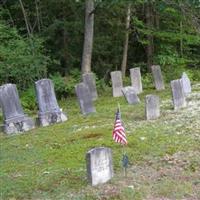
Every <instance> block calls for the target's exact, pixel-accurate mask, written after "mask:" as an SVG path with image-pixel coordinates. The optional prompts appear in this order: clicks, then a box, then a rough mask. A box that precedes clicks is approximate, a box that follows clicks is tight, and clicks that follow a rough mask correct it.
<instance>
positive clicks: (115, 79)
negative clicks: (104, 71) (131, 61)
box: [110, 71, 123, 97]
mask: <svg viewBox="0 0 200 200" xmlns="http://www.w3.org/2000/svg"><path fill="white" fill-rule="evenodd" d="M110 74H111V80H112V91H113V97H120V96H123V94H122V88H123V81H122V72H121V71H113V72H111V73H110Z"/></svg>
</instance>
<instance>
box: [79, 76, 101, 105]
mask: <svg viewBox="0 0 200 200" xmlns="http://www.w3.org/2000/svg"><path fill="white" fill-rule="evenodd" d="M82 79H83V83H85V84H86V85H87V86H88V88H89V90H90V93H91V95H92V100H93V101H94V100H96V99H97V98H98V94H97V89H96V80H95V76H94V74H93V73H85V74H82Z"/></svg>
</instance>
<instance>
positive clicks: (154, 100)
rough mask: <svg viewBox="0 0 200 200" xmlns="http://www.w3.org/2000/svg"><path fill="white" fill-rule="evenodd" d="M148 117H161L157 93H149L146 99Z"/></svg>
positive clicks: (148, 118) (149, 118) (150, 118)
mask: <svg viewBox="0 0 200 200" xmlns="http://www.w3.org/2000/svg"><path fill="white" fill-rule="evenodd" d="M145 103H146V104H145V112H146V119H147V120H153V119H157V118H158V117H160V100H159V97H158V96H156V95H147V96H146V99H145Z"/></svg>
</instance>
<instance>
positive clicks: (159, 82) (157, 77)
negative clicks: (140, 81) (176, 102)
mask: <svg viewBox="0 0 200 200" xmlns="http://www.w3.org/2000/svg"><path fill="white" fill-rule="evenodd" d="M151 70H152V74H153V78H154V84H155V87H156V90H164V89H165V85H164V81H163V77H162V73H161V69H160V66H159V65H152V66H151Z"/></svg>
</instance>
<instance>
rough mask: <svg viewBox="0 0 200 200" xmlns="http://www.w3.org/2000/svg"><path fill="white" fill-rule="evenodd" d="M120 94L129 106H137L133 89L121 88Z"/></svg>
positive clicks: (137, 101)
mask: <svg viewBox="0 0 200 200" xmlns="http://www.w3.org/2000/svg"><path fill="white" fill-rule="evenodd" d="M122 93H123V95H124V97H125V98H126V100H127V102H128V103H129V104H137V103H139V102H140V99H139V98H138V96H137V94H136V92H135V89H134V88H133V87H131V86H127V87H124V88H122Z"/></svg>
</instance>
